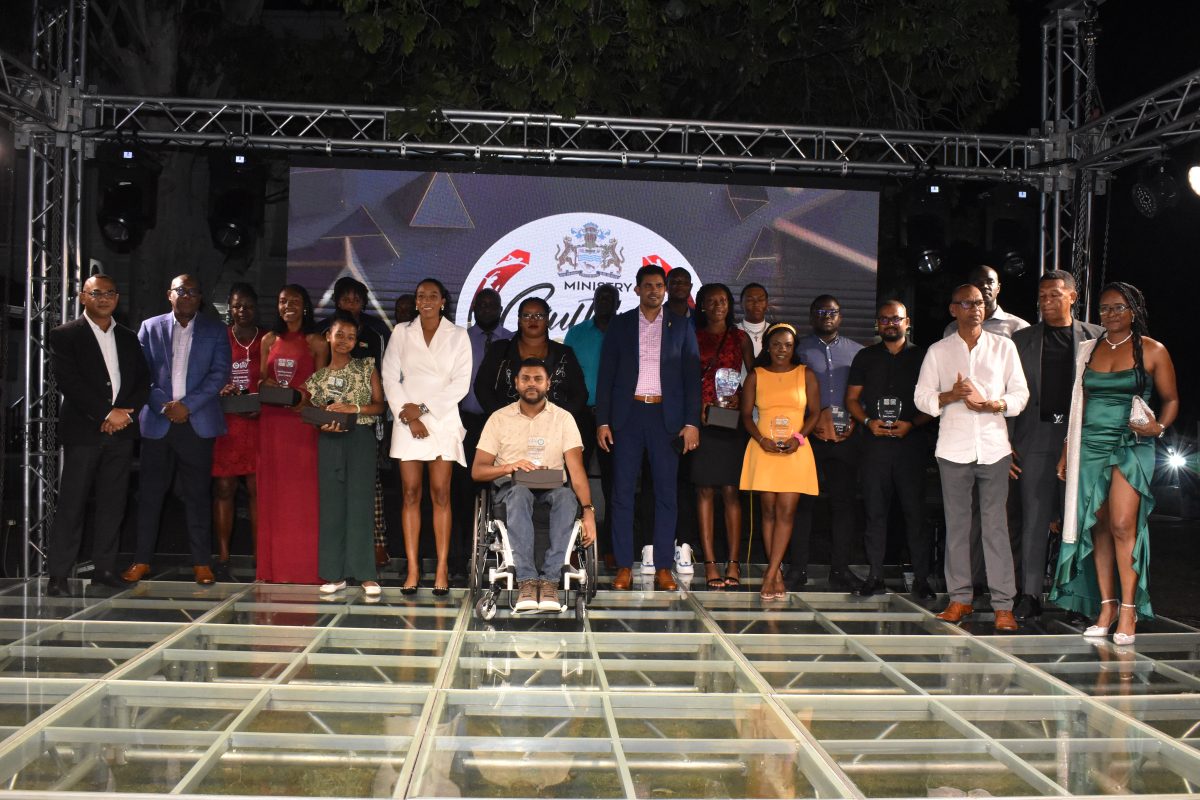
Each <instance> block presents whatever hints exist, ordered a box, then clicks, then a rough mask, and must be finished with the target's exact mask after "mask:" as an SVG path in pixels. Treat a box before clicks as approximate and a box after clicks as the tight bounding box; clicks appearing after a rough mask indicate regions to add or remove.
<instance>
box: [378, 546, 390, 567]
mask: <svg viewBox="0 0 1200 800" xmlns="http://www.w3.org/2000/svg"><path fill="white" fill-rule="evenodd" d="M391 560H392V557H391V556H389V555H388V551H387V545H382V544H377V545H375V566H377V567H386V566H387V565H388V564H389V563H390V562H391Z"/></svg>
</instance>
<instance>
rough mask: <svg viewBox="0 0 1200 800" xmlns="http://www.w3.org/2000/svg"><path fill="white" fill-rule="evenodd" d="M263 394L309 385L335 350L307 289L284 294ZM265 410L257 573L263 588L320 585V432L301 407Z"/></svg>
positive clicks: (266, 351)
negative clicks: (318, 329) (306, 419)
mask: <svg viewBox="0 0 1200 800" xmlns="http://www.w3.org/2000/svg"><path fill="white" fill-rule="evenodd" d="M260 350H261V354H262V381H261V384H260V385H263V386H290V387H292V388H294V389H299V390H300V392H301V393H302V394H303V392H304V389H303V387H304V382H305V381H306V380H308V377H309V376H310V375H312V374H313V373H314V372H315V371H317V370H318V369H320V368H321V367H323V366H325V365H326V364H328V363H329V345H328V344H326V342H325V338H324V337H323V336H321V334H319V333H317V332H316V320H315V319H314V318H313V305H312V300H310V299H309V296H308V292H307V291H305V289H304V287H302V286H297V285H295V284H288V285H287V286H284V287H283V288H282V289H281V290H280V291H279V321H278V322H277V323H276V325H275V328H274V329H273V330H272V331H271V332H270V333H268V334H267V335H266V336H264V337H263V340H262V347H261V348H260ZM302 404H303V401H301V403H298V404H297V405H296V406H294V407H293V408H278V407H274V406H267V405H264V406H263V408H262V416H261V418H260V421H259V426H258V433H259V445H258V446H259V450H258V570H257V577H258V579H259V580H261V581H269V582H272V583H320V582H321V581H320V578H319V577H318V576H317V529H318V517H317V514H318V511H319V508H318V505H317V495H318V491H319V490H318V486H317V429H316V428H314V427H313V426H311V425H308V424H306V423H304V422H302V421H301V420H300V406H301V405H302Z"/></svg>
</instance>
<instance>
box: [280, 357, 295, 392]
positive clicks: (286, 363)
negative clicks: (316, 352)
mask: <svg viewBox="0 0 1200 800" xmlns="http://www.w3.org/2000/svg"><path fill="white" fill-rule="evenodd" d="M295 377H296V359H294V358H280V359H276V361H275V380H276V381H278V382H279V385H280V386H284V387H287V386H291V385H292V379H293V378H295Z"/></svg>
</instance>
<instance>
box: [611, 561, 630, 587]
mask: <svg viewBox="0 0 1200 800" xmlns="http://www.w3.org/2000/svg"><path fill="white" fill-rule="evenodd" d="M630 586H633V570H632V569H631V568H629V567H618V568H617V574H616V576H615V577H614V578H613V582H612V587H613V588H614V589H616V590H617V591H618V592H625V591H628V590H629V587H630Z"/></svg>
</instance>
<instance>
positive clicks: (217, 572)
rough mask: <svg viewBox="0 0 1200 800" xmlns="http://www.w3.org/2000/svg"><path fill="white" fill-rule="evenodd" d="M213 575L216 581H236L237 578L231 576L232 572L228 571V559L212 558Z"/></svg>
mask: <svg viewBox="0 0 1200 800" xmlns="http://www.w3.org/2000/svg"><path fill="white" fill-rule="evenodd" d="M212 571H213V577H214V578H216V580H217V582H218V583H237V578H235V577H233V573H232V572H230V571H229V562H228V561H217V560H216V559H214V560H213V563H212Z"/></svg>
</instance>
